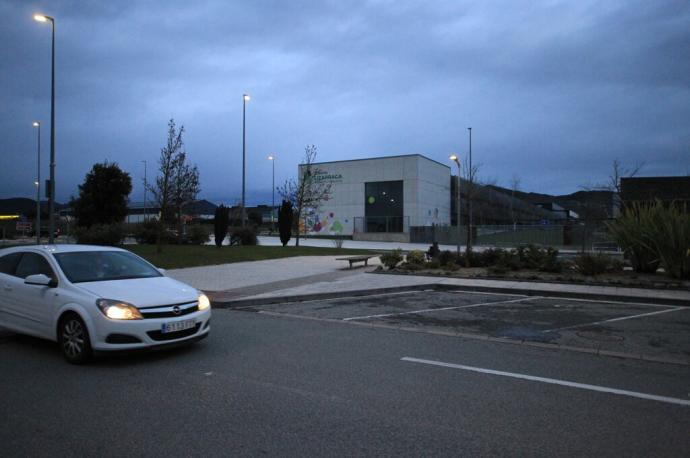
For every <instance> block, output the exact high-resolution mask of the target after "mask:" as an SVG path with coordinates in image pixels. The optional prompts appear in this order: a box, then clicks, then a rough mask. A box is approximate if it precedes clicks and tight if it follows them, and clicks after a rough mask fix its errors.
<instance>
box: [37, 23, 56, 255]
mask: <svg viewBox="0 0 690 458" xmlns="http://www.w3.org/2000/svg"><path fill="white" fill-rule="evenodd" d="M34 19H35V20H36V21H38V22H50V25H51V30H52V53H51V54H52V57H51V71H50V182H49V183H48V194H49V195H48V221H49V223H48V243H49V244H53V242H54V241H55V19H53V18H52V17H50V16H46V15H44V14H36V15H34Z"/></svg>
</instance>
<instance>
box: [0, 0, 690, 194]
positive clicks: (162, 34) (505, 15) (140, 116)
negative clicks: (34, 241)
mask: <svg viewBox="0 0 690 458" xmlns="http://www.w3.org/2000/svg"><path fill="white" fill-rule="evenodd" d="M36 12H43V13H45V14H48V15H50V16H53V17H55V20H56V40H57V63H56V68H57V90H56V92H57V104H56V106H57V122H56V127H57V136H56V138H57V143H56V151H57V177H58V179H57V196H58V200H59V201H65V200H67V199H68V197H69V196H70V195H74V194H76V192H77V184H78V183H80V182H81V181H82V180H83V178H84V174H85V173H86V172H87V171H88V170H89V169H90V167H91V166H92V164H93V163H95V162H102V161H103V160H106V159H107V160H109V161H114V162H117V163H118V164H119V165H120V166H121V167H122V168H123V169H125V170H126V171H128V172H129V173H130V174H131V175H132V178H133V182H134V185H135V189H134V191H133V194H132V196H131V198H132V200H141V198H142V194H143V186H142V185H141V181H142V177H143V168H144V167H143V163H142V162H141V161H142V160H146V161H148V170H149V178H151V177H152V176H153V175H154V174H155V167H156V161H157V158H158V156H159V153H160V148H161V147H162V146H163V144H164V142H165V138H166V123H167V121H168V120H169V119H170V118H174V119H175V121H176V122H177V123H178V125H179V124H182V125H184V127H185V129H186V134H185V141H186V148H187V151H188V154H189V157H190V158H191V160H192V161H193V162H195V163H196V164H198V166H199V170H200V174H201V183H202V192H201V197H204V198H207V199H209V200H212V201H214V202H217V203H219V202H225V203H233V202H235V201H237V199H239V196H240V193H241V164H242V162H241V161H242V94H243V93H244V92H247V93H249V94H251V96H252V99H251V101H250V102H249V104H248V106H247V156H248V167H247V199H248V203H249V204H255V203H267V202H270V198H271V164H270V162H269V161H268V160H267V159H266V157H267V155H268V154H271V153H273V154H275V155H276V157H277V162H276V182H277V183H281V182H283V181H284V180H285V179H287V178H292V177H295V175H296V170H297V164H298V163H299V162H300V159H301V158H302V157H303V150H304V146H305V145H307V144H314V145H316V146H317V147H318V151H319V153H318V159H319V160H321V161H333V160H341V159H356V158H366V157H377V156H391V155H398V154H410V153H421V154H424V155H426V156H428V157H430V158H432V159H435V160H437V161H440V162H443V163H448V159H447V158H448V155H449V153H451V152H459V153H460V154H461V155H463V156H464V155H465V154H466V152H467V149H468V147H467V144H468V141H467V127H468V126H472V128H473V160H474V162H475V163H478V164H480V167H481V168H480V171H479V175H480V177H481V178H482V179H483V180H485V181H490V182H496V183H497V184H499V185H504V186H509V183H510V181H511V179H512V178H513V177H514V176H517V177H519V178H520V181H521V189H523V190H526V191H536V192H548V193H569V192H574V191H577V190H579V189H580V187H581V186H583V185H596V184H597V183H601V182H604V181H605V180H606V177H607V175H608V174H609V171H610V167H611V162H612V161H613V160H614V159H615V158H619V159H620V160H621V162H622V163H623V164H624V165H627V166H632V165H634V164H637V163H642V162H644V163H645V166H644V168H643V169H642V172H643V173H642V175H686V174H689V173H690V2H688V1H687V0H678V1H664V0H654V1H649V0H639V1H636V0H621V1H615V0H607V1H605V2H604V1H587V0H578V1H570V0H568V1H556V0H552V1H546V0H543V1H536V0H529V1H515V0H506V1H487V0H477V1H464V0H455V1H442V0H437V1H405V0H369V1H349V0H348V1H300V0H293V1H291V2H285V1H278V0H275V1H261V0H256V1H232V2H230V1H223V0H207V1H194V2H190V1H177V0H158V1H156V0H151V1H125V0H118V1H88V0H52V1H44V2H41V1H37V2H32V1H26V0H24V1H22V0H0V43H2V45H1V46H0V198H4V197H12V196H26V197H32V196H33V195H34V192H35V191H34V188H33V181H34V180H35V173H36V171H35V167H36V132H35V130H34V129H32V127H31V122H32V121H33V120H40V121H42V122H43V123H44V127H43V147H44V148H43V152H44V153H45V155H44V156H43V157H44V159H43V165H44V167H43V168H42V174H43V176H44V177H47V173H48V167H47V162H48V160H47V157H48V156H47V154H48V144H49V142H48V139H49V125H50V25H49V24H41V23H37V22H35V21H33V20H32V15H33V14H34V13H36Z"/></svg>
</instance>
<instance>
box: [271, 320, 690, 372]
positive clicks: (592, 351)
mask: <svg viewBox="0 0 690 458" xmlns="http://www.w3.org/2000/svg"><path fill="white" fill-rule="evenodd" d="M258 313H259V314H261V315H268V316H276V317H281V318H296V319H300V320H310V321H322V322H327V323H339V324H346V325H354V326H360V327H365V328H380V329H389V330H394V331H403V332H416V333H418V334H433V335H439V336H445V337H459V338H463V339H470V340H481V341H484V342H494V343H503V344H510V345H522V346H525V347H533V348H541V349H546V350H563V351H570V352H574V353H585V354H589V355H595V356H605V357H610V358H619V359H632V360H636V361H646V362H653V363H661V364H673V365H676V366H687V367H690V360H684V359H677V358H665V357H661V356H652V355H645V354H638V353H625V352H619V351H609V350H601V349H599V348H587V347H573V346H572V345H561V344H556V343H547V342H532V341H528V340H517V339H508V338H506V337H491V336H488V335H486V334H472V333H466V332H453V331H437V330H425V329H420V328H411V327H409V326H394V325H390V324H378V323H371V322H357V321H343V320H338V319H335V318H319V317H313V316H304V315H295V314H292V313H280V312H269V311H265V310H262V311H259V312H258Z"/></svg>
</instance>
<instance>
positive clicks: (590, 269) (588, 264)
mask: <svg viewBox="0 0 690 458" xmlns="http://www.w3.org/2000/svg"><path fill="white" fill-rule="evenodd" d="M611 268H612V264H611V257H610V256H609V255H607V254H604V253H582V254H579V255H577V256H576V257H575V258H574V259H573V269H575V271H576V272H578V273H581V274H582V275H589V276H594V275H601V274H603V273H605V272H608V271H609V270H611Z"/></svg>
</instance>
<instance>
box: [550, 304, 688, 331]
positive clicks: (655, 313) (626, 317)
mask: <svg viewBox="0 0 690 458" xmlns="http://www.w3.org/2000/svg"><path fill="white" fill-rule="evenodd" d="M683 309H687V307H671V308H668V309H666V310H658V311H656V312H649V313H640V314H638V315H630V316H622V317H619V318H611V319H608V320H601V321H593V322H591V323H583V324H575V325H572V326H564V327H562V328H554V329H547V330H546V331H542V332H555V331H564V330H566V329H575V328H581V327H583V326H595V325H599V324H604V323H613V322H614V321H624V320H632V319H633V318H641V317H643V316H651V315H661V314H662V313H669V312H675V311H676V310H683Z"/></svg>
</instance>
